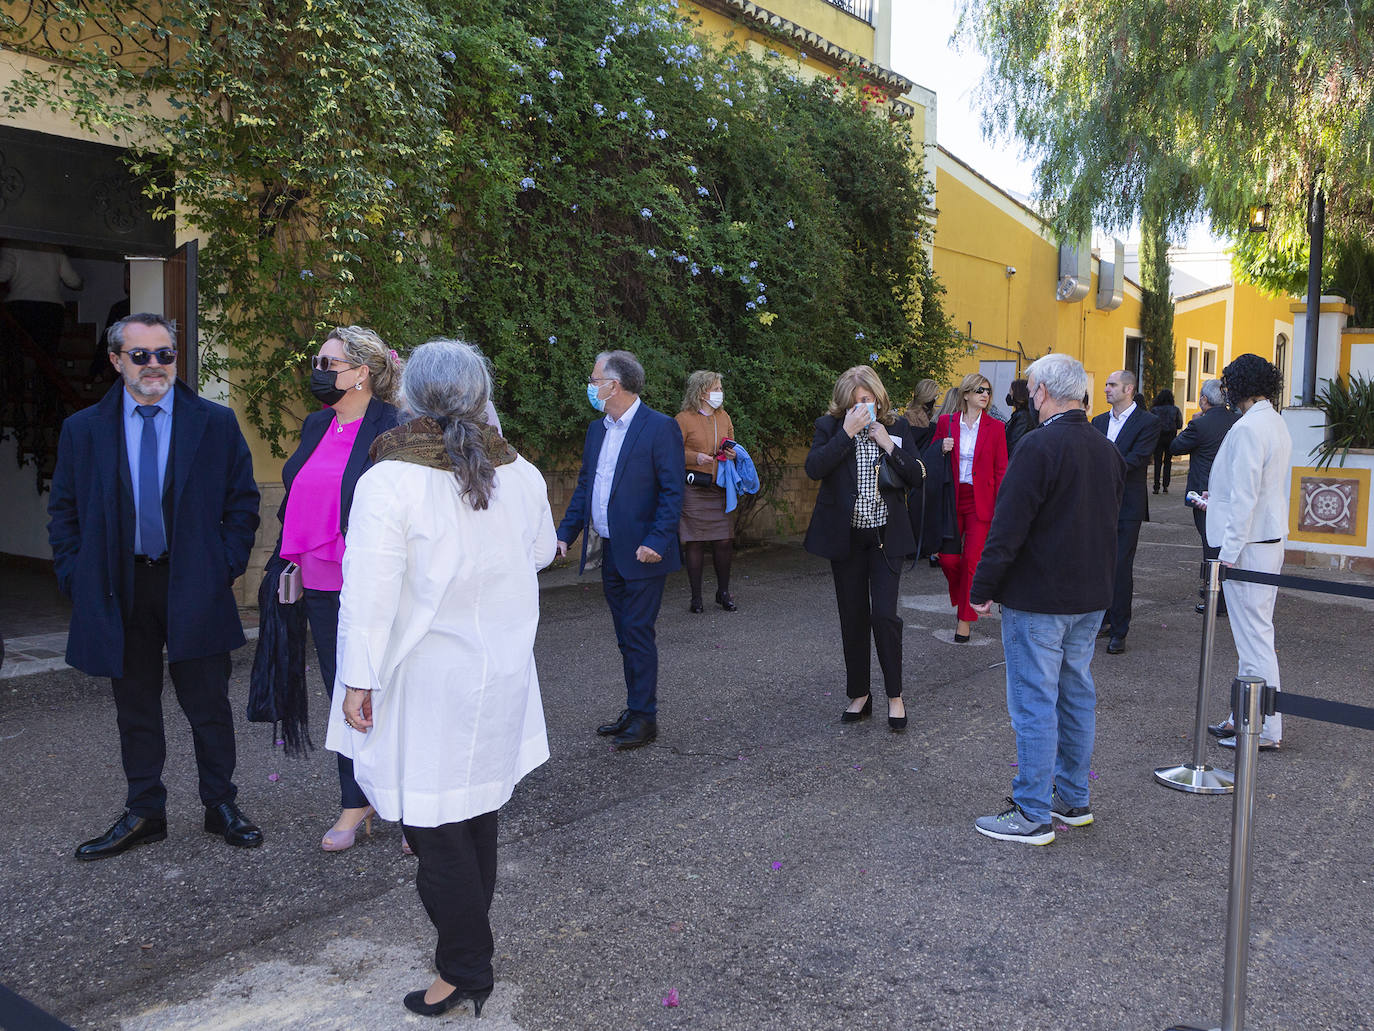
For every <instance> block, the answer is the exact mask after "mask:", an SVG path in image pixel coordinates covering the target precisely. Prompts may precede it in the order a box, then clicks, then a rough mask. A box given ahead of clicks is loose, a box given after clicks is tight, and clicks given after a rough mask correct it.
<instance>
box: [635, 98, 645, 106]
mask: <svg viewBox="0 0 1374 1031" xmlns="http://www.w3.org/2000/svg"><path fill="white" fill-rule="evenodd" d="M643 106H644V98H643V97H635V107H643Z"/></svg>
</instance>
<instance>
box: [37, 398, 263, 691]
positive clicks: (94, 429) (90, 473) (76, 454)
mask: <svg viewBox="0 0 1374 1031" xmlns="http://www.w3.org/2000/svg"><path fill="white" fill-rule="evenodd" d="M173 389H175V390H176V400H175V402H174V404H173V408H172V441H171V448H170V450H169V452H168V455H167V476H166V482H165V484H164V495H163V515H164V517H165V520H166V522H165V525H166V527H167V553H168V562H169V565H168V585H167V611H168V613H169V614H170V618H169V619H168V621H167V659H168V661H169V662H181V661H183V660H185V659H200V658H205V657H207V656H210V655H219V654H222V653H225V652H230V651H233V650H234V649H235V648H237V647H239V645H241V644H243V627H242V625H241V624H240V623H239V610H238V604H237V602H235V600H234V593H233V590H232V588H231V585H232V584H233V582H234V580H235V579H236V578H237V577H239V576H241V575H242V574H243V571H244V569H245V568H247V566H248V553H249V551H250V550H251V549H252V547H253V538H254V536H256V534H257V529H258V486H257V484H256V483H255V482H254V481H253V459H252V457H251V456H250V455H249V453H248V443H247V442H246V441H245V440H244V439H243V433H242V432H241V431H240V430H239V424H238V420H237V419H236V418H235V417H234V413H233V412H232V411H230V410H229V409H228V408H225V407H224V406H223V405H217V404H215V403H214V402H212V401H207V400H205V399H204V398H201V397H197V396H196V395H195V394H194V393H192V392H191V389H190V388H189V387H187V386H186V384H184V383H177V384H176V385H175V387H174V388H173ZM123 424H124V383H123V381H120V382H118V383H116V384H115V385H114V386H113V387H111V388H110V390H109V392H108V393H106V395H105V396H104V397H103V398H101V399H100V401H98V402H97V403H96V404H94V405H92V406H91V407H89V408H83V409H82V410H81V411H79V412H77V413H76V414H74V415H72V416H69V417H68V418H67V420H66V421H65V422H64V423H63V424H62V436H61V439H60V440H59V442H58V445H57V468H56V469H55V470H54V471H53V478H52V494H51V495H50V499H49V501H48V515H49V516H50V517H51V518H50V520H49V522H48V540H49V542H50V543H51V545H52V555H53V569H54V571H55V572H56V573H57V585H58V587H60V588H61V589H62V593H63V594H65V595H66V596H67V597H68V598H70V599H71V600H72V618H71V626H70V629H69V632H68V634H67V662H68V663H69V664H70V665H72V666H75V667H76V668H77V669H79V670H82V671H83V672H85V673H88V674H90V675H91V676H93V677H122V676H123V675H124V619H125V617H126V616H127V615H128V614H129V612H130V611H131V609H132V606H133V583H134V522H135V517H134V500H133V499H134V491H133V486H132V484H131V482H130V477H129V460H128V456H127V454H126V452H125V447H124V431H123Z"/></svg>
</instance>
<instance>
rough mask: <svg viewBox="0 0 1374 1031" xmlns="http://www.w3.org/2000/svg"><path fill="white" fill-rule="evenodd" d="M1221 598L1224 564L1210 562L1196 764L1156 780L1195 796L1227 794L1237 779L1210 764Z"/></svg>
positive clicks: (1162, 770)
mask: <svg viewBox="0 0 1374 1031" xmlns="http://www.w3.org/2000/svg"><path fill="white" fill-rule="evenodd" d="M1220 596H1221V563H1220V562H1219V561H1217V560H1216V559H1208V560H1207V590H1206V611H1205V612H1204V614H1203V617H1202V658H1201V659H1200V660H1199V662H1198V672H1197V715H1196V717H1195V719H1194V721H1193V761H1192V762H1187V763H1183V764H1181V765H1179V766H1161V767H1159V769H1157V770H1155V780H1157V781H1159V782H1160V783H1161V784H1163V785H1164V786H1165V787H1167V788H1174V789H1176V790H1178V791H1188V792H1191V793H1193V794H1195V795H1227V794H1230V793H1231V789H1232V787H1233V785H1234V784H1235V779H1234V778H1233V777H1232V776H1231V774H1230V773H1229V772H1228V771H1226V770H1218V769H1214V768H1213V767H1211V766H1208V765H1207V678H1208V676H1209V675H1210V673H1211V671H1212V643H1213V641H1214V640H1215V638H1216V633H1217V601H1218V599H1219V598H1220Z"/></svg>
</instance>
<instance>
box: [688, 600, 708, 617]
mask: <svg viewBox="0 0 1374 1031" xmlns="http://www.w3.org/2000/svg"><path fill="white" fill-rule="evenodd" d="M687 611H688V612H691V613H693V614H695V615H698V616H699V615H701V614H702V613H703V612H705V611H706V606H705V605H703V604H702V603H701V602H700V601H699V600H697V599H696V598H693V599H692V604H690V605H688V606H687Z"/></svg>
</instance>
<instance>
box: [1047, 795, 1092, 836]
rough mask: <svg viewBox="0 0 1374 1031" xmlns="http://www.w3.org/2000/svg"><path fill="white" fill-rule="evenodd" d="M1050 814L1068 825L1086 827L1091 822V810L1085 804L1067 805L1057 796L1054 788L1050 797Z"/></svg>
mask: <svg viewBox="0 0 1374 1031" xmlns="http://www.w3.org/2000/svg"><path fill="white" fill-rule="evenodd" d="M1050 815H1051V817H1054V818H1058V819H1059V820H1062V821H1063V822H1064V823H1067V824H1068V825H1069V826H1070V827H1086V826H1087V825H1088V824H1090V823H1092V822H1093V811H1092V809H1090V808H1089V807H1088V806H1085V805H1077V806H1074V805H1069V803H1067V802H1065V801H1064V800H1063V799H1062V798H1060V797H1059V791H1058V790H1057V789H1056V790H1055V792H1054V794H1053V795H1052V796H1051V797H1050Z"/></svg>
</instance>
